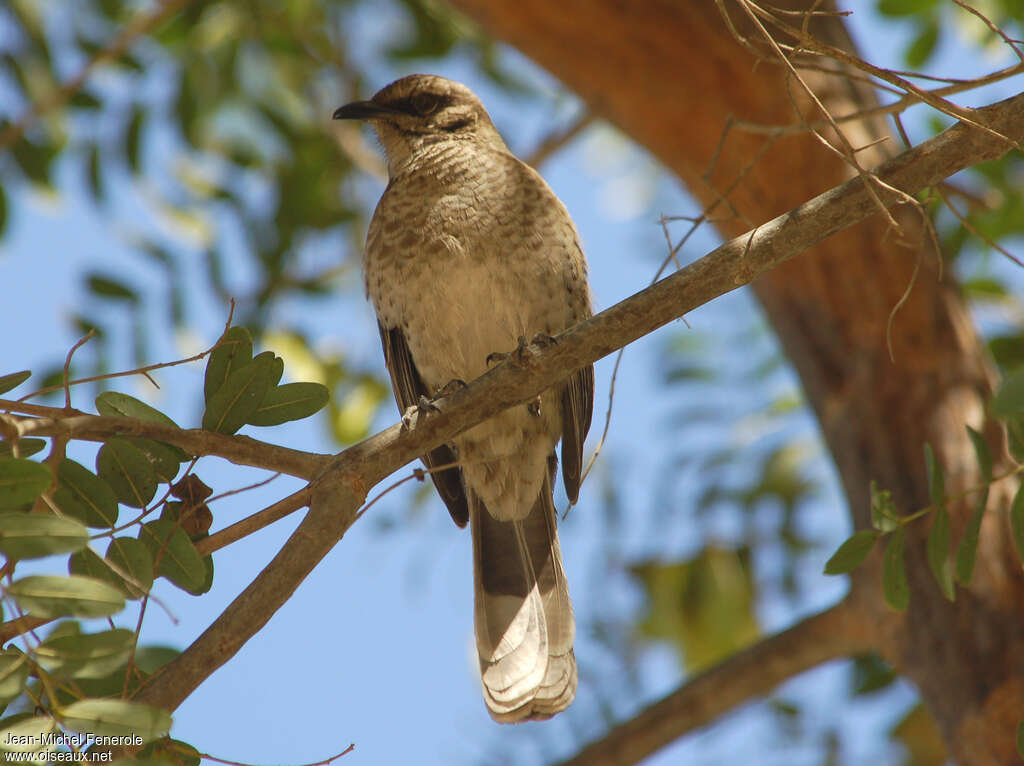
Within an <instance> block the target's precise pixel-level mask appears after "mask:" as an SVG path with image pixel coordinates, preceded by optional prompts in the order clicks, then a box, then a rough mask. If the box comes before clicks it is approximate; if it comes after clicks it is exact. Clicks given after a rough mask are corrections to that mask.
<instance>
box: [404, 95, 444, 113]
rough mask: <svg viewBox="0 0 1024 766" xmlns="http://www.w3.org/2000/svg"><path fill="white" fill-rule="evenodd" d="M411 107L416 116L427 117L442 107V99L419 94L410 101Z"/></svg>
mask: <svg viewBox="0 0 1024 766" xmlns="http://www.w3.org/2000/svg"><path fill="white" fill-rule="evenodd" d="M409 104H410V106H412V108H413V110H414V111H415V112H416V114H418V115H420V116H422V117H426V116H427V115H429V114H433V113H434V112H436V111H437V108H438V107H439V106H440V105H441V101H440V99H438V97H437V96H435V95H433V94H431V93H417V94H416V95H415V96H413V97H412V98H411V99H410V102H409Z"/></svg>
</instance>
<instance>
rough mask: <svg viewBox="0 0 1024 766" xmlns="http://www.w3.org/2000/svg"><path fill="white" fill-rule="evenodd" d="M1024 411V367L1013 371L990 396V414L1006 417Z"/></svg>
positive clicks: (1000, 417)
mask: <svg viewBox="0 0 1024 766" xmlns="http://www.w3.org/2000/svg"><path fill="white" fill-rule="evenodd" d="M1021 413H1024V367H1022V368H1021V369H1019V370H1017V371H1016V372H1014V373H1013V374H1012V375H1010V376H1009V377H1008V378H1006V380H1004V381H1003V384H1002V385H1001V386H1000V387H999V390H998V391H997V392H996V395H995V396H994V397H993V398H992V414H993V415H994V416H995V417H997V418H999V419H1001V420H1002V419H1006V418H1009V417H1012V416H1014V415H1019V414H1021Z"/></svg>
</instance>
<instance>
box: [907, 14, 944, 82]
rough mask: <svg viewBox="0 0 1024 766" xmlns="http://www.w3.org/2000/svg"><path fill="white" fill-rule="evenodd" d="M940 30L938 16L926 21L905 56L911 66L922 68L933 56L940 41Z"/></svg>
mask: <svg viewBox="0 0 1024 766" xmlns="http://www.w3.org/2000/svg"><path fill="white" fill-rule="evenodd" d="M939 32H940V28H939V21H938V19H937V18H936V17H934V16H933V17H932V18H930V19H928V20H927V21H926V22H925V23H924V26H923V27H921V30H920V32H918V35H917V37H915V38H914V41H913V42H912V43H911V44H910V47H908V48H907V52H906V55H905V56H904V58H905V59H906V61H907V65H908V66H909V67H911V68H912V69H920V68H921V67H922V66H924V64H925V62H927V61H928V59H930V58H931V56H932V53H934V52H935V46H936V44H937V43H938V42H939Z"/></svg>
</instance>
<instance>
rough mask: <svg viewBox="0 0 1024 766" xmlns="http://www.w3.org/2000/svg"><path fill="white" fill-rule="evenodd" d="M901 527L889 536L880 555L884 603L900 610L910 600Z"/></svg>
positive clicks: (903, 608)
mask: <svg viewBox="0 0 1024 766" xmlns="http://www.w3.org/2000/svg"><path fill="white" fill-rule="evenodd" d="M903 536H904V530H903V527H902V526H901V527H898V528H897V529H896V530H895V531H894V532H893V533H892V535H891V536H890V538H889V542H888V544H886V546H885V554H884V555H883V557H882V593H883V595H884V596H885V603H887V604H888V605H889V606H890V607H892V608H893V609H895V610H896V611H897V612H902V611H903V610H905V609H906V608H907V604H908V603H909V602H910V588H909V587H908V586H907V573H906V571H905V569H904V566H903Z"/></svg>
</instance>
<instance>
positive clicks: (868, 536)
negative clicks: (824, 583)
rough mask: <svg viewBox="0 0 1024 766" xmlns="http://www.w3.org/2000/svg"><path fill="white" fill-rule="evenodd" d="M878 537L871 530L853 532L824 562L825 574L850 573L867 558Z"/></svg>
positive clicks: (876, 533)
mask: <svg viewBox="0 0 1024 766" xmlns="http://www.w3.org/2000/svg"><path fill="white" fill-rule="evenodd" d="M878 537H879V535H878V532H876V531H874V530H873V529H862V530H860V531H859V532H854V533H853V534H852V535H850V537H848V538H847V539H846V540H845V541H844V542H843V544H842V545H840V546H839V548H838V549H837V550H836V552H835V553H833V554H832V558H830V559H829V560H828V561H826V562H825V574H827V575H838V574H846V573H847V572H852V571H853V570H854V569H856V568H857V567H858V566H860V564H861V562H862V561H864V559H865V558H866V557H867V555H868V553H869V552H870V551H871V548H872V546H874V544H875V540H877V539H878Z"/></svg>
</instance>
